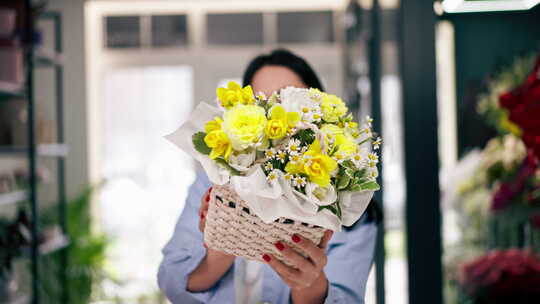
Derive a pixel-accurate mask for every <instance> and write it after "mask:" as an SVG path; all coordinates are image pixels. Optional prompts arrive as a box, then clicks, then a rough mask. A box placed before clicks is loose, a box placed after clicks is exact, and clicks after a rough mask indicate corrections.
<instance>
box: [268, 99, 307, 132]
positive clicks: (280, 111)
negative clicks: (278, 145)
mask: <svg viewBox="0 0 540 304" xmlns="http://www.w3.org/2000/svg"><path fill="white" fill-rule="evenodd" d="M299 120H300V114H298V113H297V112H287V111H285V109H284V108H283V107H282V106H274V107H272V109H271V110H270V120H269V121H268V123H267V124H266V128H265V130H264V131H265V133H266V136H268V138H270V139H277V138H282V137H283V136H285V135H287V131H288V130H289V129H290V128H292V127H294V126H295V125H296V123H298V121H299Z"/></svg>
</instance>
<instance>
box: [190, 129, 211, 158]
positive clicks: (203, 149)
mask: <svg viewBox="0 0 540 304" xmlns="http://www.w3.org/2000/svg"><path fill="white" fill-rule="evenodd" d="M205 136H206V133H204V132H197V133H195V134H193V136H192V137H191V141H192V142H193V146H194V147H195V150H197V151H198V152H199V153H201V154H204V155H209V154H210V152H211V151H212V149H210V148H209V147H208V146H207V145H206V143H205V142H204V137H205Z"/></svg>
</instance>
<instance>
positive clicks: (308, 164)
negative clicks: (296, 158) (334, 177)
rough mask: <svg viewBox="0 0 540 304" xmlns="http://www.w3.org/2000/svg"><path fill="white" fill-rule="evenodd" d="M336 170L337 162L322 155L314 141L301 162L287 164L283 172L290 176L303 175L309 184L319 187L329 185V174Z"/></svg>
mask: <svg viewBox="0 0 540 304" xmlns="http://www.w3.org/2000/svg"><path fill="white" fill-rule="evenodd" d="M336 168H337V162H336V161H335V160H333V159H332V158H330V157H329V156H328V155H326V154H323V151H322V148H321V144H320V142H319V140H315V141H314V142H313V143H312V144H311V145H310V146H309V149H308V150H307V151H306V153H304V155H303V159H302V161H301V162H298V163H296V164H293V163H291V162H289V163H288V164H287V166H285V171H286V172H287V173H291V174H298V173H304V174H306V175H307V176H308V177H309V180H310V181H311V182H314V183H316V184H317V185H319V186H321V187H326V186H328V185H329V184H330V174H331V173H332V171H334V170H335V169H336Z"/></svg>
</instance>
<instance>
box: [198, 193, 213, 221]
mask: <svg viewBox="0 0 540 304" xmlns="http://www.w3.org/2000/svg"><path fill="white" fill-rule="evenodd" d="M210 193H212V187H210V188H208V190H206V192H205V193H204V195H203V197H202V198H201V207H199V230H200V231H201V232H204V227H205V225H206V215H207V214H208V206H209V204H208V203H209V202H210Z"/></svg>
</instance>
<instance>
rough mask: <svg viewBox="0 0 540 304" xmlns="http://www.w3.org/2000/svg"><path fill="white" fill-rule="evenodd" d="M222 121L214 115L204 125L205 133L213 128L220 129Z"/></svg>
mask: <svg viewBox="0 0 540 304" xmlns="http://www.w3.org/2000/svg"><path fill="white" fill-rule="evenodd" d="M222 123H223V120H221V118H220V117H215V118H214V120H210V121H209V122H207V123H206V125H204V131H205V132H206V133H210V132H212V131H215V130H221V124H222Z"/></svg>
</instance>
